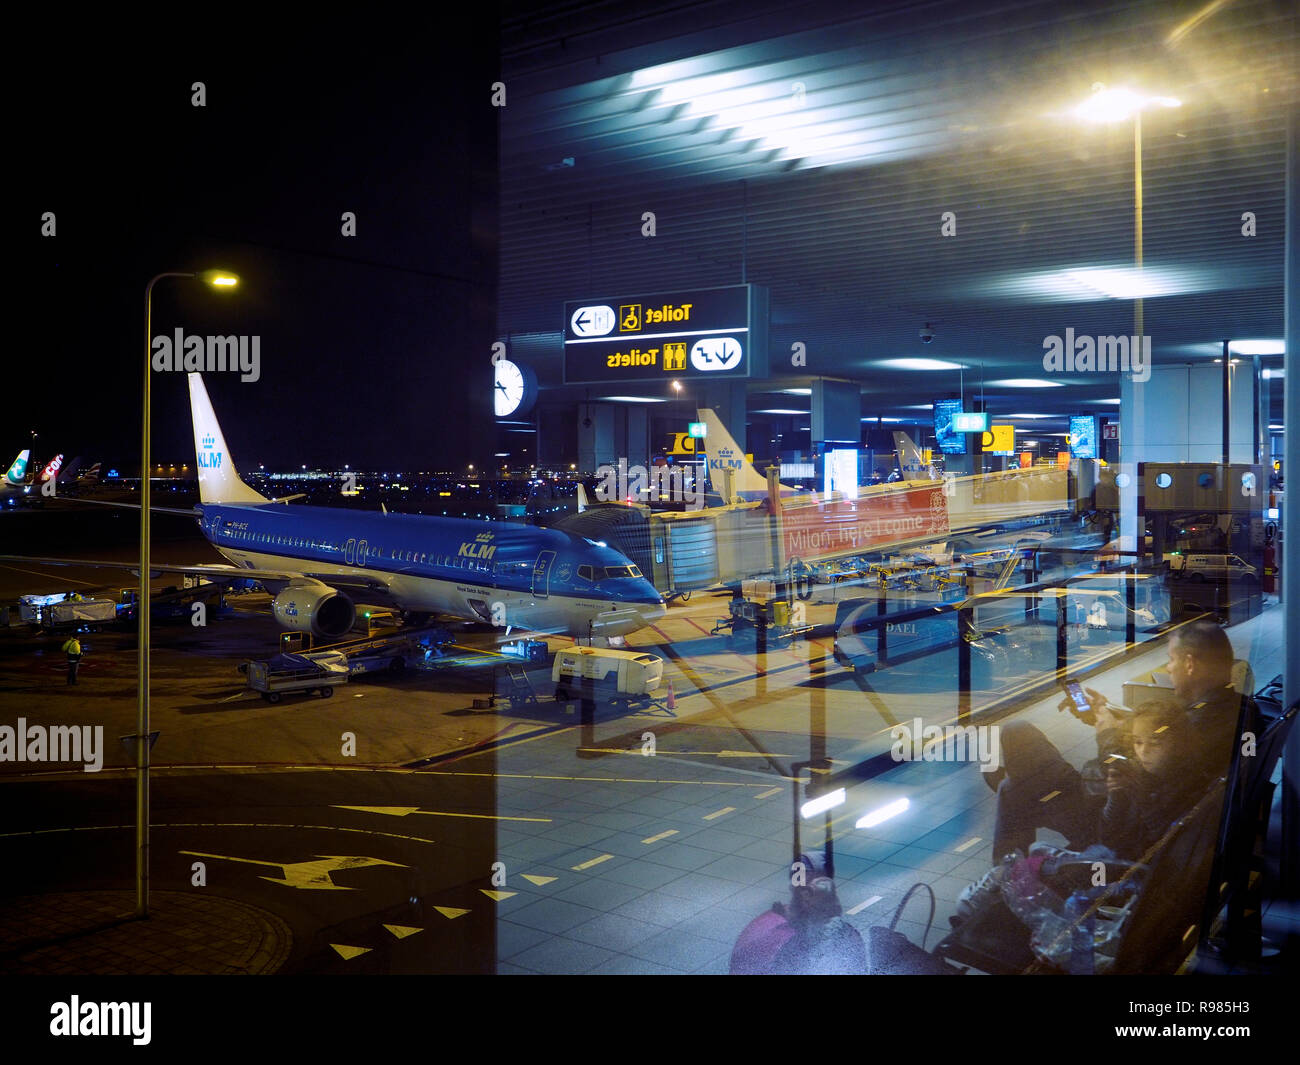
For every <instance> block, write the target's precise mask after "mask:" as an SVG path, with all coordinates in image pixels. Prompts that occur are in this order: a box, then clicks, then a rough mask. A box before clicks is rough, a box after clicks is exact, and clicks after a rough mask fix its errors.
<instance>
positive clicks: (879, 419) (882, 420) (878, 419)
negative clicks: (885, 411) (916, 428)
mask: <svg viewBox="0 0 1300 1065" xmlns="http://www.w3.org/2000/svg"><path fill="white" fill-rule="evenodd" d="M903 420H904V419H902V418H859V419H858V421H861V422H901V421H903Z"/></svg>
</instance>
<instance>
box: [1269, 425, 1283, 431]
mask: <svg viewBox="0 0 1300 1065" xmlns="http://www.w3.org/2000/svg"><path fill="white" fill-rule="evenodd" d="M1269 429H1271V430H1272V431H1274V432H1278V433H1280V432H1281V431H1282V426H1280V425H1270V426H1269Z"/></svg>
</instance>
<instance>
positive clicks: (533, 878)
mask: <svg viewBox="0 0 1300 1065" xmlns="http://www.w3.org/2000/svg"><path fill="white" fill-rule="evenodd" d="M523 876H524V879H525V880H527V881H528V882H529V883H530V884H536V885H537V886H538V887H545V886H546V885H547V884H550V883H553V882H554V881H556V880H559V879H560V878H559V877H558V876H538V875H537V874H536V873H524V874H523Z"/></svg>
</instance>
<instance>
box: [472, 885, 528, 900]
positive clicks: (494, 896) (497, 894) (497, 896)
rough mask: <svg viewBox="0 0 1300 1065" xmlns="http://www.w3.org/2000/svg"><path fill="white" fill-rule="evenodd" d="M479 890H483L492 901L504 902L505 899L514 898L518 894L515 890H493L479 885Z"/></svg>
mask: <svg viewBox="0 0 1300 1065" xmlns="http://www.w3.org/2000/svg"><path fill="white" fill-rule="evenodd" d="M479 891H481V892H483V894H484V895H486V896H487V897H488V898H490V899H491V900H492V901H493V902H504V901H505V900H506V899H511V898H514V897H515V896H516V895H518V894H519V892H517V891H493V890H491V889H490V888H485V887H481V888H479Z"/></svg>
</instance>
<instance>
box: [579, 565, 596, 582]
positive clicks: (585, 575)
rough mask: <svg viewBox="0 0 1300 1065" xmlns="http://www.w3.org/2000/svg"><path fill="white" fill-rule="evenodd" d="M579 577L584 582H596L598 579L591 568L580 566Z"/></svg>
mask: <svg viewBox="0 0 1300 1065" xmlns="http://www.w3.org/2000/svg"><path fill="white" fill-rule="evenodd" d="M578 576H579V577H581V578H582V579H583V580H584V581H594V580H595V579H596V576H595V574H593V573H592V572H591V567H590V566H579V567H578Z"/></svg>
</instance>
